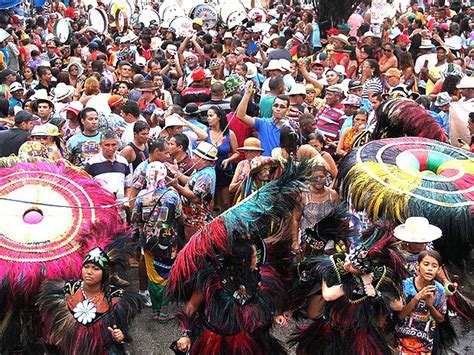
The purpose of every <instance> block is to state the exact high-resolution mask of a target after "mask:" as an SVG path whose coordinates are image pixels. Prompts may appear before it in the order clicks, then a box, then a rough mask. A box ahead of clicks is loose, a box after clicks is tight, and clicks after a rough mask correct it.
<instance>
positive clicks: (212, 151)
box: [193, 142, 217, 161]
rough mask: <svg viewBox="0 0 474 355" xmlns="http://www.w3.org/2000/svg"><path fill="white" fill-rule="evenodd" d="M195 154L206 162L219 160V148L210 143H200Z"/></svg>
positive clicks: (194, 151)
mask: <svg viewBox="0 0 474 355" xmlns="http://www.w3.org/2000/svg"><path fill="white" fill-rule="evenodd" d="M193 153H194V154H196V155H197V156H198V157H200V158H202V159H205V160H209V161H215V160H217V148H216V147H215V146H214V145H212V144H211V143H208V142H201V143H199V145H198V146H197V147H196V149H194V150H193Z"/></svg>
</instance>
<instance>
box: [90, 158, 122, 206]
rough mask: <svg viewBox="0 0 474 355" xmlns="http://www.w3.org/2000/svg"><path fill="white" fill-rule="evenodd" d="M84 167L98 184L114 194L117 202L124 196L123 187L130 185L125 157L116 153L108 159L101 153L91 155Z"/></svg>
mask: <svg viewBox="0 0 474 355" xmlns="http://www.w3.org/2000/svg"><path fill="white" fill-rule="evenodd" d="M84 169H85V170H86V171H87V172H88V173H89V175H91V176H92V177H93V178H94V179H95V180H97V181H98V182H99V183H100V185H101V186H102V187H103V188H104V189H106V190H107V191H109V192H110V193H112V194H114V195H115V196H116V199H117V201H118V202H120V201H122V200H123V199H124V197H125V188H126V187H130V182H131V174H130V167H129V164H128V161H127V159H125V158H124V157H123V156H121V155H119V154H116V155H115V160H114V161H110V160H108V159H107V158H105V157H104V156H103V154H102V153H100V154H97V155H94V156H92V157H91V158H90V159H89V160H88V161H87V163H86V166H85V167H84Z"/></svg>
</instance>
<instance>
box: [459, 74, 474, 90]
mask: <svg viewBox="0 0 474 355" xmlns="http://www.w3.org/2000/svg"><path fill="white" fill-rule="evenodd" d="M456 88H458V89H473V88H474V77H472V76H464V77H463V78H462V79H461V81H460V82H459V84H458V85H457V86H456Z"/></svg>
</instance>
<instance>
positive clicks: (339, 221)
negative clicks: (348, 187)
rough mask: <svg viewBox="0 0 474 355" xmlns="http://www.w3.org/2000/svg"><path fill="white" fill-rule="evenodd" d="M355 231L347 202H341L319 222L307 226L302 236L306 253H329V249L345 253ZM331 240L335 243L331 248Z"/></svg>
mask: <svg viewBox="0 0 474 355" xmlns="http://www.w3.org/2000/svg"><path fill="white" fill-rule="evenodd" d="M355 233H356V230H355V228H354V227H353V226H352V225H351V215H350V214H349V211H348V209H347V204H346V203H340V204H338V205H336V207H335V208H334V209H333V210H332V211H331V213H330V214H329V215H327V216H326V217H324V218H323V219H322V220H320V221H319V222H318V223H316V224H315V225H313V226H311V227H308V228H305V230H304V231H303V233H302V238H301V239H302V244H303V250H304V255H307V256H309V255H322V254H324V253H326V254H327V250H334V252H337V253H345V252H347V251H348V246H349V245H350V238H351V237H355ZM329 242H332V243H333V244H334V246H333V247H332V248H329V245H328V243H329Z"/></svg>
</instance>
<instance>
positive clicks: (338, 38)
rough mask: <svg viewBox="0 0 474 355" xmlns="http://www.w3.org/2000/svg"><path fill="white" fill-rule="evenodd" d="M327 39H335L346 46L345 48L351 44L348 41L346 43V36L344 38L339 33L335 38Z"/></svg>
mask: <svg viewBox="0 0 474 355" xmlns="http://www.w3.org/2000/svg"><path fill="white" fill-rule="evenodd" d="M329 39H332V40H335V39H337V40H338V41H341V42H342V43H344V45H346V46H350V45H351V44H350V43H349V41H348V38H347V36H345V35H343V34H341V33H339V34H338V35H337V36H331V37H329Z"/></svg>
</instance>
